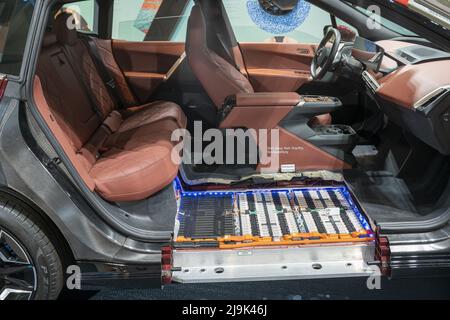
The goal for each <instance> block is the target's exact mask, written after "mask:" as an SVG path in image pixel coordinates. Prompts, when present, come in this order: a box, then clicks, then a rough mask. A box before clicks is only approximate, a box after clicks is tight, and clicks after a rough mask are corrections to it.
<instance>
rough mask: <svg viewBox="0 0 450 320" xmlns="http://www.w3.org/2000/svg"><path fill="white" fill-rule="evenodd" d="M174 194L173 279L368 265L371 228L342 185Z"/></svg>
mask: <svg viewBox="0 0 450 320" xmlns="http://www.w3.org/2000/svg"><path fill="white" fill-rule="evenodd" d="M178 200H179V209H178V215H177V219H176V224H175V230H174V241H173V244H172V247H171V250H170V254H171V267H170V270H171V273H170V276H169V277H170V278H171V280H172V281H174V282H181V283H196V282H227V281H258V280H287V279H311V278H331V277H333V278H335V277H358V276H366V277H367V276H370V275H371V274H372V273H373V272H374V269H373V268H371V266H370V264H371V263H372V262H373V260H374V257H375V237H374V232H373V230H372V226H371V224H370V223H369V219H368V218H367V217H366V216H365V215H364V214H363V213H362V211H361V209H360V208H359V207H358V205H357V203H356V202H355V201H354V200H353V198H352V195H351V194H350V192H349V190H348V189H347V187H346V186H345V185H338V186H329V187H292V188H283V189H279V188H273V189H236V190H227V191H214V190H211V191H204V192H196V191H184V190H183V189H182V188H181V187H178ZM166 253H167V251H166ZM166 278H167V277H166Z"/></svg>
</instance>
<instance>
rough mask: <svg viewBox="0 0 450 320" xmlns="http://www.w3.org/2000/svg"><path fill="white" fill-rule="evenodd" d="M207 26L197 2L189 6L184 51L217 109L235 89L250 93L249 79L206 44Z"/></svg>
mask: <svg viewBox="0 0 450 320" xmlns="http://www.w3.org/2000/svg"><path fill="white" fill-rule="evenodd" d="M206 29H207V26H206V20H205V17H204V14H203V12H202V10H201V8H200V5H199V4H196V5H195V6H194V7H193V8H192V12H191V15H190V17H189V22H188V32H187V37H186V55H187V58H188V62H189V65H190V66H191V69H192V71H193V72H194V74H195V75H196V77H197V78H198V80H199V81H200V83H201V84H202V86H203V88H204V89H205V91H206V92H207V93H208V95H209V97H210V98H211V100H212V101H213V102H214V104H215V105H216V107H217V108H218V109H221V108H222V106H223V103H224V101H225V99H226V98H227V97H228V96H230V95H233V94H237V93H252V92H254V91H253V87H252V85H251V83H250V81H249V80H248V79H247V78H246V77H245V76H244V75H243V74H242V73H241V72H240V71H239V70H237V68H236V66H235V65H233V64H232V63H231V62H229V61H227V60H225V59H224V58H223V57H221V56H220V55H219V54H217V53H216V52H214V50H212V49H210V48H209V47H208V41H207V30H206Z"/></svg>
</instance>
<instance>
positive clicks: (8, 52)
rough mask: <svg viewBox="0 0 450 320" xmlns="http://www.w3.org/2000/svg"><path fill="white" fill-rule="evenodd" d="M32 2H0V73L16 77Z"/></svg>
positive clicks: (32, 7)
mask: <svg viewBox="0 0 450 320" xmlns="http://www.w3.org/2000/svg"><path fill="white" fill-rule="evenodd" d="M33 9H34V1H19V0H3V1H0V73H4V74H10V75H13V76H18V75H19V74H20V68H21V66H22V58H23V53H24V50H25V45H26V42H27V36H28V30H29V28H30V23H31V18H32V15H33Z"/></svg>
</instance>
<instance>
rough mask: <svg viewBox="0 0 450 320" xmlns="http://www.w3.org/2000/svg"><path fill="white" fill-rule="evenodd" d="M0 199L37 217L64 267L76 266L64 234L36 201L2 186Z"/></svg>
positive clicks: (0, 187)
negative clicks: (2, 198)
mask: <svg viewBox="0 0 450 320" xmlns="http://www.w3.org/2000/svg"><path fill="white" fill-rule="evenodd" d="M0 197H5V198H7V199H8V200H11V201H13V202H14V203H15V204H17V205H19V206H21V207H23V208H24V209H26V210H30V211H32V212H33V213H35V214H36V215H35V216H33V217H34V218H37V219H38V220H39V221H38V222H40V223H41V224H42V227H43V229H44V231H45V233H46V235H47V236H48V238H49V239H50V240H51V241H52V242H53V244H54V246H55V248H56V250H57V252H58V254H59V256H60V258H61V261H62V263H63V267H66V266H68V265H72V264H76V259H75V256H74V253H73V251H72V248H71V247H70V245H69V242H68V241H67V239H66V237H65V236H64V234H63V233H62V232H61V230H60V229H59V228H58V226H57V225H56V224H55V223H54V222H53V220H52V219H51V218H50V216H49V215H48V214H46V213H45V211H44V210H42V209H41V208H40V207H39V206H38V205H37V204H36V203H34V201H32V200H31V199H29V198H28V197H26V196H25V195H23V194H21V193H20V192H17V191H16V190H13V189H11V188H9V187H5V186H0Z"/></svg>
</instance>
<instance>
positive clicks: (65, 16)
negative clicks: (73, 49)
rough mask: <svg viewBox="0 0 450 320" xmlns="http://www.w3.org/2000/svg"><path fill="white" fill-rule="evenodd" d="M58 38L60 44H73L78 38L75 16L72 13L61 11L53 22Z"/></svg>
mask: <svg viewBox="0 0 450 320" xmlns="http://www.w3.org/2000/svg"><path fill="white" fill-rule="evenodd" d="M53 28H54V31H53V32H54V33H55V34H56V39H57V41H58V42H59V43H60V44H65V45H69V46H73V45H74V44H75V43H76V42H77V40H78V33H77V29H76V27H75V17H74V16H73V15H72V14H71V13H67V12H62V13H60V14H59V15H58V16H57V17H56V19H55V23H54V24H53Z"/></svg>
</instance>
